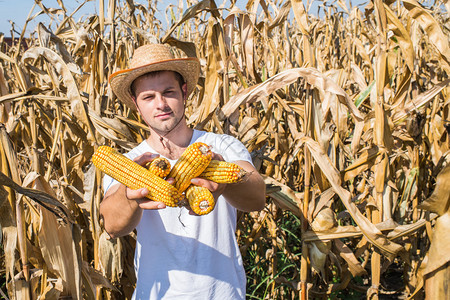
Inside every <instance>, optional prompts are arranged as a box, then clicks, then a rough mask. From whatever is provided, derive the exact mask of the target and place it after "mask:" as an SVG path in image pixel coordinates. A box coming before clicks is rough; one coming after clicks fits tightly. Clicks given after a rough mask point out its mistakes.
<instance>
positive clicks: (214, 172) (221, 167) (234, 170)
mask: <svg viewBox="0 0 450 300" xmlns="http://www.w3.org/2000/svg"><path fill="white" fill-rule="evenodd" d="M246 175H247V172H246V171H245V170H244V169H242V168H241V167H240V166H238V165H237V164H234V163H231V162H226V161H220V160H211V162H210V163H209V165H208V167H206V169H205V170H204V171H203V173H202V174H200V176H199V177H201V178H204V179H208V180H211V181H214V182H217V183H236V182H240V181H242V179H243V178H244V177H245V176H246Z"/></svg>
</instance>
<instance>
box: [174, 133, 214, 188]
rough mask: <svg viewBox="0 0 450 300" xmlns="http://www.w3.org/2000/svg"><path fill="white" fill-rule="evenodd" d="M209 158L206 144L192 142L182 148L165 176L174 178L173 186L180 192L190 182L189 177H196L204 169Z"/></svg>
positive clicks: (210, 153) (209, 152) (209, 154)
mask: <svg viewBox="0 0 450 300" xmlns="http://www.w3.org/2000/svg"><path fill="white" fill-rule="evenodd" d="M211 158H212V152H211V149H210V147H209V146H208V145H206V144H204V143H201V142H197V143H193V144H192V145H190V146H189V147H187V148H186V150H184V152H183V154H181V157H180V159H178V161H177V163H176V164H175V165H174V166H173V168H172V170H171V171H170V173H169V175H168V176H167V177H168V178H171V177H173V178H174V179H175V187H176V188H177V189H178V190H179V191H180V193H182V192H184V191H185V190H186V189H187V188H188V186H189V185H190V184H191V179H192V178H195V177H198V176H199V175H200V174H201V173H202V172H203V170H205V168H206V167H207V166H208V164H209V162H210V161H211Z"/></svg>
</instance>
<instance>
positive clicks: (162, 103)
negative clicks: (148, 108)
mask: <svg viewBox="0 0 450 300" xmlns="http://www.w3.org/2000/svg"><path fill="white" fill-rule="evenodd" d="M155 101H156V106H157V107H162V108H164V107H166V106H167V101H166V98H165V97H164V96H163V95H162V94H159V93H157V94H156V96H155Z"/></svg>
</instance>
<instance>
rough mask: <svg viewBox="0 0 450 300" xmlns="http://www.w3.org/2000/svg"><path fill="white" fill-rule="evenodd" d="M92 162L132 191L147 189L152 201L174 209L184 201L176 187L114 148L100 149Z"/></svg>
mask: <svg viewBox="0 0 450 300" xmlns="http://www.w3.org/2000/svg"><path fill="white" fill-rule="evenodd" d="M92 162H93V163H94V165H95V166H96V167H97V168H99V169H100V170H101V171H102V172H104V173H106V174H108V175H109V176H111V177H112V178H114V179H116V180H117V181H119V182H120V183H122V184H124V185H126V186H127V187H129V188H131V189H139V188H143V187H145V188H147V189H148V191H149V193H148V195H147V198H149V199H150V200H153V201H160V202H164V203H165V204H166V205H167V206H172V207H175V206H177V204H178V203H179V202H180V201H181V200H183V195H182V194H181V193H180V192H179V191H178V190H177V189H176V188H175V187H174V186H172V185H170V184H169V183H168V182H167V181H165V180H164V179H162V178H160V177H158V176H156V175H155V174H153V173H152V172H150V171H149V170H147V169H146V168H144V167H142V166H140V165H139V164H137V163H135V162H134V161H132V160H131V159H129V158H127V157H126V156H124V155H122V154H120V153H119V152H117V151H116V150H114V149H113V148H110V147H107V146H100V147H98V148H97V150H96V151H95V153H94V155H93V156H92Z"/></svg>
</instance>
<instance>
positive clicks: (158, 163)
mask: <svg viewBox="0 0 450 300" xmlns="http://www.w3.org/2000/svg"><path fill="white" fill-rule="evenodd" d="M170 167H171V166H170V162H169V161H168V160H167V159H166V158H164V157H158V158H155V159H154V160H152V162H151V163H150V164H149V166H148V170H149V171H150V172H152V173H153V174H155V175H156V176H158V177H161V178H165V177H166V176H167V175H169V173H170Z"/></svg>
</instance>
